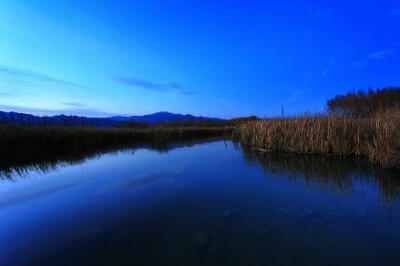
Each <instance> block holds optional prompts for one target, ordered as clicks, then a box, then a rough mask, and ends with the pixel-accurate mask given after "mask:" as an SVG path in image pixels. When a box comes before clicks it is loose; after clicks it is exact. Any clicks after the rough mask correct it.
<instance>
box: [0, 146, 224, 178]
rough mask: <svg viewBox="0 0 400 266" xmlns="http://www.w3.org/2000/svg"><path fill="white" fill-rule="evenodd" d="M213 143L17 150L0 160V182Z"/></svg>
mask: <svg viewBox="0 0 400 266" xmlns="http://www.w3.org/2000/svg"><path fill="white" fill-rule="evenodd" d="M213 140H217V139H216V138H207V139H204V140H203V141H199V140H197V141H185V142H168V143H135V144H132V145H126V144H124V145H111V146H110V145H107V146H102V145H100V146H98V147H96V148H94V147H91V148H88V147H80V146H72V147H69V148H68V149H65V148H63V149H53V150H42V151H41V152H40V153H37V152H36V153H32V152H30V151H29V150H24V149H23V147H21V149H20V150H19V152H14V153H9V154H7V156H2V157H1V158H0V179H2V180H8V181H17V180H18V179H21V178H24V177H28V176H29V174H30V173H32V172H37V173H40V174H44V173H47V172H50V171H54V170H56V169H59V168H62V167H64V166H68V165H77V164H84V163H85V162H87V161H88V160H92V159H96V158H98V157H100V156H101V155H103V154H117V153H118V152H130V153H132V154H134V153H135V151H136V150H137V149H140V148H146V149H149V150H152V151H155V152H158V153H167V152H168V151H170V150H172V149H175V148H179V147H191V146H193V145H195V144H199V143H204V142H209V141H213Z"/></svg>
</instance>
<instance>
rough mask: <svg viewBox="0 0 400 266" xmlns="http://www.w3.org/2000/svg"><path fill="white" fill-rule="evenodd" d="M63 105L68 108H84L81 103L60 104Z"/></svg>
mask: <svg viewBox="0 0 400 266" xmlns="http://www.w3.org/2000/svg"><path fill="white" fill-rule="evenodd" d="M62 104H63V105H66V106H70V107H85V106H86V105H85V104H83V103H72V102H69V103H62Z"/></svg>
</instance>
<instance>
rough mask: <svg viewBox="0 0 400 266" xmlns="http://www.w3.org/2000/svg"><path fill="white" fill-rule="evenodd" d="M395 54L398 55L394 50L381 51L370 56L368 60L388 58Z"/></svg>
mask: <svg viewBox="0 0 400 266" xmlns="http://www.w3.org/2000/svg"><path fill="white" fill-rule="evenodd" d="M395 53H396V50H394V49H384V50H379V51H376V52H373V53H370V54H369V55H368V58H369V59H382V58H385V57H388V56H390V55H392V54H395Z"/></svg>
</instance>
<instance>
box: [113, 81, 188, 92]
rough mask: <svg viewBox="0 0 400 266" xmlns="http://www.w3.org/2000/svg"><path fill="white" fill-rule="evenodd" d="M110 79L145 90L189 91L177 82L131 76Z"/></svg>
mask: <svg viewBox="0 0 400 266" xmlns="http://www.w3.org/2000/svg"><path fill="white" fill-rule="evenodd" d="M112 80H114V81H115V82H118V83H120V84H122V85H125V86H129V87H133V88H140V89H145V90H152V91H160V92H168V93H174V94H180V95H190V94H191V93H190V92H187V91H186V90H184V89H183V88H182V87H181V86H180V85H179V84H177V83H174V82H170V83H157V82H153V81H149V80H144V79H137V78H132V77H113V78H112Z"/></svg>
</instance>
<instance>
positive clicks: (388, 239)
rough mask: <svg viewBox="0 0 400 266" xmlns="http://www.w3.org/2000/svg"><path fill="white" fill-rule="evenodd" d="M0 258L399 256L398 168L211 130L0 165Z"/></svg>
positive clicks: (81, 261)
mask: <svg viewBox="0 0 400 266" xmlns="http://www.w3.org/2000/svg"><path fill="white" fill-rule="evenodd" d="M0 175H1V177H2V179H1V180H0V247H1V248H0V265H2V266H8V265H12V266H14V265H15V266H24V265H29V266H31V265H38V266H46V265H49V266H56V265H57V266H58V265H71V266H75V265H139V266H142V265H174V266H177V265H186V266H187V265H218V266H221V265H291V266H292V265H307V266H310V265H363V266H365V265H400V251H399V247H400V200H399V196H400V174H399V172H392V171H387V170H381V169H379V168H377V167H374V166H373V165H371V164H369V163H367V162H365V161H362V160H359V161H357V160H348V159H340V158H335V157H321V156H291V155H274V154H265V153H259V152H257V151H253V150H251V149H250V148H246V147H245V148H243V149H238V147H236V146H235V145H233V144H232V143H231V142H226V143H225V142H224V141H214V142H209V143H201V144H198V145H192V146H184V145H183V146H178V147H174V148H172V149H170V150H167V149H164V150H163V151H156V150H150V149H146V148H138V149H135V150H123V151H119V152H113V153H108V154H103V155H98V156H91V157H90V158H86V159H85V158H80V159H77V160H72V159H70V158H69V159H65V160H59V161H57V162H54V161H53V162H49V161H44V162H42V163H39V162H37V163H31V164H29V163H27V164H26V165H23V164H22V165H21V164H18V166H13V165H2V170H1V171H0Z"/></svg>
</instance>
